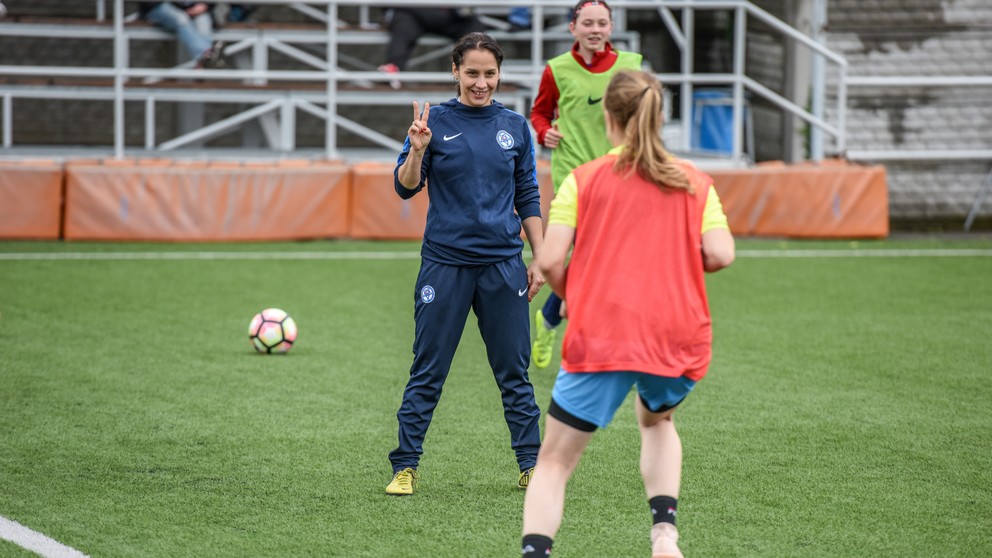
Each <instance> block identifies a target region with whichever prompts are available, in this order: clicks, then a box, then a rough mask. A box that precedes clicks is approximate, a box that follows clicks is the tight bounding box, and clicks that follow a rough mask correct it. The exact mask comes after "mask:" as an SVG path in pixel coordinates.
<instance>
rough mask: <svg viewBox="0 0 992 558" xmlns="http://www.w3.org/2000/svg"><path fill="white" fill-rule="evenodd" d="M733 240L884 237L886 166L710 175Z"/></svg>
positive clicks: (767, 168) (807, 166)
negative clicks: (775, 237) (750, 238)
mask: <svg viewBox="0 0 992 558" xmlns="http://www.w3.org/2000/svg"><path fill="white" fill-rule="evenodd" d="M708 174H709V175H710V176H712V177H713V182H714V186H715V187H716V190H717V193H718V194H719V195H720V200H721V201H722V202H723V208H724V211H725V212H726V213H727V219H728V221H729V223H730V230H731V231H732V232H733V233H734V234H735V235H737V236H786V237H797V238H852V237H855V238H861V237H885V236H887V235H888V234H889V195H888V188H887V183H886V175H885V167H882V166H862V165H855V164H851V163H847V162H846V161H826V162H822V163H802V164H797V165H784V164H782V163H778V164H763V165H759V166H758V167H755V168H752V169H746V170H713V171H708Z"/></svg>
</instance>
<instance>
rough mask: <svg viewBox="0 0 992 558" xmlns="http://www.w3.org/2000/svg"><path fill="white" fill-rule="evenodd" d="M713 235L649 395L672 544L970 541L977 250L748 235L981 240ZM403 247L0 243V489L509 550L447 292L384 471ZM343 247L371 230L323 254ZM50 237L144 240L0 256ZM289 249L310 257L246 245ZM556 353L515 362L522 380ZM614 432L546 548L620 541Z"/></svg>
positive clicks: (629, 508)
mask: <svg viewBox="0 0 992 558" xmlns="http://www.w3.org/2000/svg"><path fill="white" fill-rule="evenodd" d="M738 248H739V249H740V253H741V256H740V257H739V258H738V260H737V262H736V263H735V264H734V265H733V266H732V267H731V268H729V269H727V270H725V271H722V272H720V273H718V274H715V275H711V276H709V278H708V285H709V290H710V306H711V311H712V314H713V317H714V336H715V341H714V360H713V364H712V366H711V368H710V373H709V375H708V376H707V378H706V379H704V380H703V381H702V382H701V383H700V384H699V386H698V387H697V389H696V390H695V392H694V393H693V394H692V395H691V396H690V397H689V399H688V400H687V401H686V403H685V404H684V407H683V408H682V409H681V410H680V411H679V413H678V414H677V415H676V417H677V418H676V423H677V424H678V426H679V430H680V433H681V435H682V440H683V445H684V453H685V469H684V475H683V488H682V493H681V495H680V500H679V527H680V531H681V535H682V541H681V546H682V548H683V551H684V552H685V553H686V555H691V556H706V557H715V556H755V557H758V556H761V557H767V556H797V557H805V556H810V557H816V556H823V557H827V556H837V555H861V556H935V555H939V556H976V557H977V556H987V555H990V554H992V529H990V528H989V525H992V467H990V465H992V457H990V456H992V289H990V288H989V285H990V284H992V257H990V256H989V255H975V256H950V257H814V256H810V257H775V256H780V255H783V254H785V253H787V252H788V251H793V250H802V251H803V253H805V252H806V251H807V250H808V251H811V252H816V251H822V250H829V251H831V252H835V251H838V250H841V251H844V250H847V251H852V252H853V251H857V250H864V249H871V250H892V249H902V250H941V249H952V248H953V249H962V248H965V249H972V250H980V251H982V250H983V251H986V252H989V251H992V242H990V241H988V240H987V239H984V240H983V239H979V240H968V239H964V240H962V239H955V240H950V241H943V240H941V239H935V238H929V237H928V238H921V239H912V238H911V239H897V240H890V241H862V242H858V243H851V242H846V241H843V242H799V241H753V240H752V241H748V240H744V241H740V242H739V245H738ZM418 249H419V247H418V245H417V244H415V243H373V242H305V243H287V244H231V245H198V244H186V245H169V244H92V243H40V242H3V243H0V516H3V517H6V518H8V519H11V520H14V521H17V522H19V523H21V524H23V525H25V526H27V527H29V528H31V529H34V530H36V531H38V532H41V533H44V534H45V535H47V536H49V537H51V538H53V539H55V540H57V541H59V542H61V543H63V544H65V545H68V546H71V547H73V548H76V549H78V550H79V551H81V552H83V553H85V554H88V555H90V556H94V557H97V556H100V557H110V556H121V557H140V556H149V557H151V556H155V557H159V556H232V557H233V556H239V557H240V556H347V557H361V556H368V557H377V556H423V557H446V556H452V557H454V556H516V555H519V537H520V523H521V512H522V503H523V493H522V492H520V491H518V490H517V489H516V488H515V483H516V478H517V470H516V463H515V461H514V459H513V455H512V452H511V451H510V449H509V434H508V431H507V428H506V425H505V423H504V422H503V419H502V409H501V403H500V400H499V392H498V389H497V387H496V385H495V382H494V381H493V379H492V373H491V371H490V370H489V368H488V364H487V362H486V358H485V350H484V347H483V344H482V342H481V339H480V337H479V333H478V330H477V328H476V326H475V319H474V317H472V316H470V317H469V320H468V323H467V325H466V328H465V334H464V336H463V339H462V343H461V346H460V347H459V350H458V353H457V354H456V357H455V361H454V364H453V366H452V372H451V375H450V377H449V379H448V382H447V384H446V385H445V390H444V396H443V397H442V399H441V403H440V405H439V407H438V409H437V412H436V413H435V416H434V422H433V424H432V426H431V429H430V431H429V433H428V436H427V440H426V443H425V454H424V457H423V459H422V461H421V466H420V473H421V480H420V485H419V487H418V490H417V493H416V494H415V495H414V496H412V497H404V498H397V497H389V496H386V495H385V494H384V493H383V488H384V487H385V485H386V483H387V482H388V481H389V478H390V467H389V463H388V460H387V459H386V454H387V453H388V452H389V451H390V450H391V449H392V448H393V447H394V446H395V443H396V419H395V413H396V409H397V407H398V405H399V402H400V398H401V396H402V390H403V387H404V385H405V382H406V378H407V376H408V370H409V366H410V362H411V358H412V353H411V344H412V340H413V316H412V310H413V297H414V292H413V284H414V280H415V278H416V274H417V269H418V265H419V260H418V259H417V258H416V253H417V251H418ZM369 251H374V252H389V253H391V254H393V256H394V257H384V258H382V259H348V258H329V257H327V256H328V254H341V253H345V252H362V253H367V252H369ZM65 252H71V253H75V254H78V253H89V252H122V253H129V254H130V253H137V254H145V256H144V257H141V258H139V259H53V260H47V259H3V258H2V256H3V255H4V254H8V255H9V254H13V253H22V254H23V253H30V254H45V253H47V254H59V253H65ZM163 252H165V253H168V254H176V253H188V254H198V253H203V252H209V253H217V252H223V253H225V254H230V253H232V252H235V253H251V254H252V255H253V256H252V257H251V258H244V259H237V258H234V259H216V258H214V259H211V258H207V257H204V258H203V259H199V258H197V257H189V258H178V257H177V258H170V259H154V258H152V255H154V254H161V253H163ZM292 253H305V254H309V255H310V256H311V257H307V258H306V259H266V258H265V257H264V255H265V254H275V255H286V254H290V255H292ZM762 253H767V254H765V255H762ZM397 254H398V256H397ZM254 255H257V257H256V256H254ZM852 255H853V254H852ZM546 292H547V291H543V292H542V294H541V295H540V296H539V298H538V299H537V300H535V301H534V303H533V306H534V308H536V307H537V305H538V304H539V303H540V302H542V301H543V299H544V297H545V296H546ZM270 306H276V307H280V308H283V309H285V310H287V311H288V312H290V314H291V315H292V316H293V317H294V319H295V320H296V322H297V324H298V325H299V328H300V336H299V339H298V342H297V345H296V346H295V347H294V348H293V350H292V351H291V352H290V353H289V354H288V355H284V356H261V355H257V354H255V353H254V351H253V350H252V349H251V347H250V345H249V341H248V337H247V328H248V322H249V320H250V319H251V317H252V315H253V314H254V313H255V312H257V311H259V310H261V309H262V308H266V307H270ZM557 362H558V361H557V355H556V359H555V361H554V362H553V363H552V368H549V369H547V370H532V371H531V378H532V381H533V382H534V384H535V389H536V392H537V398H538V403H539V404H540V405H541V407H542V408H545V407H546V406H547V403H548V401H549V398H550V392H551V387H552V384H553V381H554V373H555V371H556V366H557ZM638 449H639V438H638V434H637V427H636V424H635V421H634V419H633V408H632V404H631V400H630V398H628V401H627V402H626V403H625V405H624V407H623V408H622V409H621V410H620V411H619V412H618V414H617V418H616V420H615V422H614V423H613V424H612V425H611V426H610V427H609V428H608V429H606V430H605V431H602V432H600V433H598V434H597V435H596V437H594V439H593V442H592V444H591V445H590V447H589V450H588V452H587V455H586V458H585V459H584V460H583V461H582V463H581V464H580V466H579V469H578V470H577V472H576V474H575V476H574V477H573V480H572V482H571V484H570V486H569V492H568V495H567V499H566V511H565V517H564V522H563V525H562V529H561V531H560V532H559V535H558V537H557V539H556V543H555V556H556V557H558V558H561V557H567V556H646V555H648V554H649V544H648V536H647V534H648V528H649V521H650V515H649V513H648V509H647V503H646V501H645V496H644V494H643V487H642V485H641V481H640V477H639V473H638V461H637V456H638ZM21 555H25V551H23V550H21V549H20V548H18V547H17V546H14V545H12V544H10V543H7V542H4V541H2V540H0V556H21Z"/></svg>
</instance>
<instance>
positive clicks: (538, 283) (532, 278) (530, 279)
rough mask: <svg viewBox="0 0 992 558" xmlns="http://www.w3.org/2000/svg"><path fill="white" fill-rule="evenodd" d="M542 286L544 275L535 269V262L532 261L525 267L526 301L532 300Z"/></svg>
mask: <svg viewBox="0 0 992 558" xmlns="http://www.w3.org/2000/svg"><path fill="white" fill-rule="evenodd" d="M543 286H544V275H543V274H541V272H540V271H539V270H538V269H537V264H536V263H533V262H532V263H531V264H530V266H528V267H527V302H530V301H532V300H534V297H535V296H537V293H538V292H540V290H541V287H543Z"/></svg>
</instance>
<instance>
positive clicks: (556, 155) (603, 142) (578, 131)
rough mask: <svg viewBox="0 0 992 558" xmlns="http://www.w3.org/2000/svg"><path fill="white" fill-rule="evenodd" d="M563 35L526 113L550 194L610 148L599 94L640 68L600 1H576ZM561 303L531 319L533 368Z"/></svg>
mask: <svg viewBox="0 0 992 558" xmlns="http://www.w3.org/2000/svg"><path fill="white" fill-rule="evenodd" d="M571 20H572V21H571V22H570V23H569V24H568V30H569V31H571V33H572V35H573V36H574V37H575V44H573V45H572V49H571V50H570V51H568V52H566V53H564V54H561V55H559V56H556V57H554V58H552V59H551V60H549V61H548V65H547V66H546V67H545V68H544V74H542V75H541V85H540V87H539V88H538V91H537V97H536V98H535V99H534V106H533V107H532V108H531V111H530V121H531V124H532V125H533V126H534V130H535V131H536V132H537V142H538V143H540V144H541V145H543V146H544V147H546V148H548V149H551V150H552V152H551V180H552V183H553V184H554V189H555V192H557V191H558V187H559V186H561V183H562V181H563V180H565V177H566V176H568V174H569V173H570V172H572V169H574V168H575V167H577V166H579V165H581V164H583V163H587V162H589V161H592V160H593V159H595V158H597V157H600V156H602V155H605V154H606V152H607V151H609V150H610V148H611V147H612V145H611V144H610V140H609V139H608V138H607V137H606V124H605V122H604V120H603V93H604V92H605V91H606V86H607V85H608V84H609V83H610V79H611V78H612V77H613V74H615V73H616V72H617V71H619V70H623V69H631V70H639V69H641V55H640V54H636V53H632V52H622V51H619V50H616V49H614V48H613V46H612V45H611V44H610V33H612V32H613V14H612V10H611V9H610V6H609V5H608V4H607V3H606V2H603V1H602V0H598V1H597V0H579V2H578V3H577V4H576V5H575V8H574V9H573V10H572V13H571ZM561 320H562V318H561V299H560V298H558V296H557V295H555V294H554V293H551V295H549V296H548V299H547V301H546V302H545V304H544V307H543V308H542V309H541V310H539V311H538V312H537V314H536V315H535V316H534V322H535V323H534V331H535V332H536V335H535V339H534V345H533V347H532V351H531V354H532V359H533V362H534V365H535V366H537V367H538V368H546V367H547V366H548V365H549V364H551V357H552V355H553V354H554V343H555V338H556V336H557V331H556V329H555V328H557V327H558V326H559V325H560V324H561Z"/></svg>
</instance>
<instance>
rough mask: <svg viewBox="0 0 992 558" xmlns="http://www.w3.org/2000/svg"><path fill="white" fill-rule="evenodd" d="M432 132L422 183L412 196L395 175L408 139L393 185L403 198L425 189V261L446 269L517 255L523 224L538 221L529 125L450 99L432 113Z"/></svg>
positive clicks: (501, 110) (504, 112)
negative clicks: (428, 204) (426, 201)
mask: <svg viewBox="0 0 992 558" xmlns="http://www.w3.org/2000/svg"><path fill="white" fill-rule="evenodd" d="M427 126H428V127H429V128H430V129H431V142H430V144H428V146H427V150H426V151H425V152H424V159H423V164H422V165H421V168H420V184H418V185H417V187H416V188H415V189H413V190H407V189H406V188H404V187H403V185H402V184H400V181H399V178H398V175H397V172H398V171H399V168H400V165H402V164H403V162H404V161H406V158H407V156H408V155H409V154H410V138H407V140H406V143H405V144H404V145H403V152H402V153H400V156H399V160H398V161H397V163H396V168H395V169H394V170H393V186H394V188H395V189H396V193H397V194H399V196H400V197H401V198H403V199H409V198H411V197H413V196H414V195H415V194H416V193H417V192H419V191H420V190H422V189H423V188H424V187H427V194H428V196H430V206H429V208H428V210H427V226H426V228H425V230H424V244H423V248H422V250H421V255H422V257H424V258H425V259H428V260H432V261H436V262H439V263H443V264H448V265H480V264H490V263H495V262H500V261H504V260H507V259H509V258H511V257H513V256H515V255H517V254H519V253H520V251H521V250H522V249H523V240H522V239H521V238H520V229H521V226H520V223H521V220H523V219H526V218H528V217H534V216H540V215H541V193H540V190H539V188H538V185H537V167H536V164H535V161H534V144H533V141H532V139H531V133H530V128H529V127H528V126H527V120H526V119H525V118H524V117H523V116H521V115H520V114H517V113H516V112H513V111H512V110H510V109H508V108H506V107H505V106H503V105H502V104H500V103H498V102H496V101H493V103H492V104H490V105H488V106H485V107H470V106H468V105H463V104H462V103H460V102H458V100H457V99H451V100H449V101H447V102H445V103H442V104H441V105H439V106H432V107H431V113H430V118H429V119H428V121H427ZM514 209H515V210H516V213H514Z"/></svg>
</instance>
